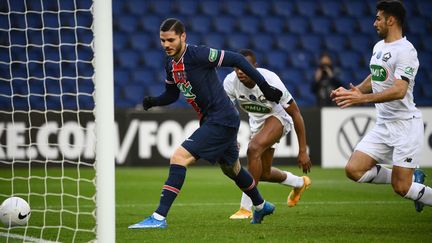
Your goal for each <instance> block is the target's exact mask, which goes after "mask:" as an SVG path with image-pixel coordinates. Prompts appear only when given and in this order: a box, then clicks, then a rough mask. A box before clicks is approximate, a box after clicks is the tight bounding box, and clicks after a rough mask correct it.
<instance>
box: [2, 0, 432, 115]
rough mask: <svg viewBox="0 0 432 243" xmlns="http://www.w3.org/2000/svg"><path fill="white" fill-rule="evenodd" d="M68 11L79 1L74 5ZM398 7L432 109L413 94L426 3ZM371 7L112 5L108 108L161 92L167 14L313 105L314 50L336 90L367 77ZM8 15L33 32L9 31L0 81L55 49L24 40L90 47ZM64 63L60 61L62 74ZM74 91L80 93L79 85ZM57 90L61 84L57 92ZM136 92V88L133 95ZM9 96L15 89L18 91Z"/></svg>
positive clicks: (179, 0)
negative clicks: (327, 58)
mask: <svg viewBox="0 0 432 243" xmlns="http://www.w3.org/2000/svg"><path fill="white" fill-rule="evenodd" d="M10 2H11V3H12V2H13V4H11V9H12V10H15V11H21V12H23V11H25V6H24V4H23V3H22V1H10ZM28 4H29V5H32V6H33V7H36V8H40V9H42V6H40V3H39V2H38V1H29V2H28ZM77 4H78V5H82V4H85V3H84V2H81V1H77ZM404 4H405V6H406V9H407V14H408V18H407V22H406V28H405V32H404V34H405V35H406V36H407V39H408V40H409V41H411V42H412V43H413V45H414V46H415V47H416V49H417V52H418V55H419V60H420V64H421V67H422V68H420V70H419V72H418V74H417V80H416V88H415V92H416V102H417V100H418V104H421V105H432V99H431V96H430V95H431V94H430V93H428V92H426V91H422V90H425V89H427V90H431V88H430V85H429V86H428V85H427V84H430V83H431V79H432V71H430V70H429V69H427V68H424V67H427V66H430V65H431V64H432V54H431V53H432V44H431V43H432V37H431V35H430V33H431V31H432V24H431V17H430V13H431V12H432V2H431V1H424V0H410V1H404ZM375 6H376V1H375V0H319V1H315V0H291V1H289V0H245V1H244V0H220V1H218V0H203V1H195V0H146V1H142V0H128V1H122V0H114V1H113V17H114V18H113V27H114V33H113V37H114V39H113V41H114V59H115V60H114V64H115V70H114V79H115V87H116V90H115V101H116V107H118V108H133V107H135V106H136V105H139V104H140V102H141V101H140V99H141V98H142V95H144V94H145V95H157V94H159V93H160V92H163V90H164V84H163V80H164V79H165V73H164V70H163V65H164V58H165V54H164V52H163V50H162V49H161V48H160V40H159V26H160V24H161V21H162V20H163V19H165V18H167V17H177V18H179V19H181V20H182V21H184V23H185V24H186V28H187V42H188V43H191V44H197V45H203V44H204V45H207V46H210V47H213V48H218V49H227V50H234V51H237V50H239V49H243V48H251V49H253V50H255V51H256V54H257V56H258V62H259V64H260V66H263V67H266V68H269V69H270V70H273V71H275V72H277V73H278V74H279V76H281V78H282V79H283V81H284V82H285V84H286V85H287V86H288V87H289V89H290V92H291V93H292V94H293V95H294V94H295V95H296V96H297V95H298V99H296V100H298V103H299V105H305V106H310V105H314V97H313V94H311V93H310V89H309V88H306V86H307V87H310V83H311V82H312V76H313V69H314V68H315V66H316V59H317V57H318V55H319V54H320V53H322V52H323V51H327V52H329V53H330V54H331V56H332V57H333V59H334V63H335V65H336V66H339V67H340V70H341V71H340V75H339V76H340V79H341V80H342V81H343V82H344V84H347V82H348V83H349V82H354V83H356V82H359V81H360V80H361V79H362V78H363V76H365V75H366V74H367V72H368V70H369V69H368V63H369V59H370V56H371V52H372V50H371V49H372V47H373V45H374V44H375V43H376V41H378V40H379V37H378V36H377V33H376V30H375V28H374V27H373V23H374V19H375V16H374V15H375V13H376V9H375ZM43 8H44V9H47V10H57V8H58V6H57V3H56V2H50V1H48V2H47V4H46V5H44V6H43ZM62 8H63V9H72V8H73V6H72V5H71V1H65V3H63V2H62ZM17 17H18V16H17V15H16V13H12V14H10V18H11V21H12V22H13V23H14V26H16V27H20V28H26V26H29V27H33V29H31V30H29V31H27V33H25V32H23V31H18V30H13V31H11V32H10V35H11V36H10V37H11V38H10V41H11V42H12V43H11V44H15V46H14V47H13V48H11V51H12V55H10V54H9V51H8V50H7V49H5V48H0V76H1V77H4V78H11V77H10V76H12V77H13V78H17V77H20V78H26V76H27V67H26V65H25V64H19V63H16V64H14V68H13V69H12V71H10V70H9V68H7V66H6V65H3V64H1V62H3V63H8V62H10V61H12V60H13V61H23V62H26V61H27V55H28V57H29V58H30V59H41V58H42V56H44V57H45V59H49V60H53V61H59V60H60V56H59V52H58V51H56V50H55V48H50V47H49V46H46V47H45V48H40V47H37V46H29V47H27V48H24V47H21V46H19V45H23V46H25V45H27V43H28V41H29V42H31V43H34V44H36V45H42V44H43V43H44V41H45V42H47V41H50V42H52V43H54V44H55V45H59V44H61V43H74V42H75V40H76V39H77V40H78V41H80V42H82V43H90V42H91V39H92V36H93V33H92V31H91V30H90V29H68V28H62V29H61V30H60V31H58V30H55V29H51V28H45V29H44V30H43V31H41V30H39V29H38V28H40V27H41V26H42V18H41V17H42V16H41V15H40V14H37V13H36V12H31V13H30V12H29V13H27V18H28V23H27V24H26V23H25V21H22V18H17ZM73 17H74V16H73V14H71V13H68V12H64V13H62V14H61V18H62V24H63V25H64V24H66V26H69V25H71V24H72V23H73V21H74V18H73ZM78 21H79V23H83V24H89V23H91V16H81V17H80V18H79V19H78ZM43 22H44V25H45V26H46V27H58V16H57V15H56V14H51V13H46V14H44V16H43ZM8 23H9V19H8V16H6V15H0V29H6V28H8V25H9V24H8ZM1 33H5V32H0V34H1ZM8 40H9V38H1V36H0V42H1V43H0V44H1V45H4V44H5V42H6V41H8ZM26 51H27V52H26ZM61 54H62V58H63V59H65V58H67V59H72V58H74V57H75V56H76V55H77V54H78V56H79V57H80V58H81V59H84V60H90V59H91V58H92V55H91V50H88V49H85V48H80V50H79V52H78V53H77V52H75V50H74V48H73V47H70V46H67V45H66V46H64V47H62V48H61ZM11 59H12V60H11ZM56 65H57V66H56ZM68 65H69V64H62V66H64V67H68ZM80 65H82V64H80ZM287 67H288V68H289V70H287ZM81 69H82V70H81ZM43 70H45V75H46V74H50V75H52V76H53V77H59V76H61V75H63V76H64V75H69V74H71V76H74V75H75V73H73V74H72V73H68V71H67V70H62V73H60V72H61V71H60V70H59V68H58V64H55V63H50V62H48V63H45V64H37V63H31V64H29V73H30V74H31V75H32V76H34V77H43V76H44V73H43V72H44V71H43ZM80 71H82V72H83V73H84V74H86V75H87V74H90V76H91V68H90V67H89V66H84V67H83V68H81V67H80ZM231 71H232V69H230V68H227V69H222V70H219V71H218V73H219V74H220V75H221V76H220V77H221V78H223V77H224V76H225V75H226V74H227V73H229V72H231ZM299 80H301V81H299ZM14 81H15V79H14ZM0 83H1V82H0ZM51 83H52V84H53V86H52V87H47V88H48V90H50V91H51V92H53V93H59V84H58V83H57V84H56V82H51ZM301 85H302V86H301ZM23 87H25V86H23ZM83 87H84V88H88V87H87V85H84V86H83ZM8 88H9V87H7V86H6V87H3V86H0V92H2V93H3V92H10V90H9V91H8V90H7V89H8ZM65 88H66V89H69V88H71V87H69V86H68V85H66V87H65ZM79 88H81V86H79ZM9 89H10V88H9ZM118 89H120V91H119V90H118ZM133 89H135V90H134V92H137V94H136V95H137V96H138V97H139V98H136V99H134V98H131V97H127V96H125V95H124V94H126V93H127V92H128V91H126V90H129V91H131V92H132V90H133ZM140 89H142V90H143V91H142V92H138V91H136V90H140ZM305 89H306V90H307V91H305ZM17 90H20V92H25V90H21V88H20V89H17ZM417 95H418V97H417ZM296 98H297V97H296ZM79 100H80V101H79V105H85V102H86V100H88V98H87V97H80V98H79ZM16 101H17V102H18V103H17V104H18V105H19V106H20V107H23V108H28V104H27V103H28V102H27V100H25V99H23V100H20V99H19V98H17V99H16ZM64 101H65V103H64V104H65V105H72V106H73V105H75V106H76V101H74V102H72V100H71V99H69V98H65V100H64ZM38 102H42V103H43V102H45V101H43V100H42V101H41V100H40V98H37V97H35V98H32V103H31V105H33V103H35V104H34V106H38V107H42V106H41V105H38V104H36V103H38ZM45 103H46V104H47V106H51V107H58V106H59V104H60V100H59V99H58V98H54V97H49V98H47V99H46V102H45ZM2 105H5V106H7V105H9V106H7V107H10V100H5V99H3V98H1V97H0V106H2ZM187 105H188V104H187V103H186V102H185V101H184V99H180V101H178V102H176V103H175V104H173V106H174V107H184V106H187Z"/></svg>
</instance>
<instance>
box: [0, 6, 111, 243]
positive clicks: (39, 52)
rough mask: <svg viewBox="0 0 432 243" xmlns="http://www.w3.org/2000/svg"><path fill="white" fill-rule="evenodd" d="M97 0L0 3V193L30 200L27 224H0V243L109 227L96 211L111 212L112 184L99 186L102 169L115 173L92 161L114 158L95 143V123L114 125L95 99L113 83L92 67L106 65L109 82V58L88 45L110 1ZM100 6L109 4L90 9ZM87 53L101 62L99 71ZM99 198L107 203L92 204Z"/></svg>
mask: <svg viewBox="0 0 432 243" xmlns="http://www.w3.org/2000/svg"><path fill="white" fill-rule="evenodd" d="M101 2H102V1H100V0H94V1H92V0H2V1H0V201H3V200H5V199H6V198H8V197H11V196H18V197H21V198H23V199H25V200H26V201H27V202H28V203H29V204H30V207H31V216H30V220H29V222H28V224H27V225H25V226H16V227H6V226H4V225H0V242H4V241H6V242H9V241H11V242H16V239H18V240H22V241H25V242H28V241H30V242H31V241H37V242H39V241H56V242H59V241H60V242H87V241H92V240H95V239H97V240H100V239H103V238H100V237H98V236H97V235H99V234H100V230H101V229H102V228H107V229H109V231H113V230H114V227H112V225H114V222H110V225H109V226H108V227H106V226H104V225H107V223H106V222H105V223H104V222H103V218H102V220H101V218H100V217H101V215H102V214H103V213H102V212H101V211H100V208H104V209H110V211H114V209H113V205H112V204H113V202H114V200H113V197H114V196H113V193H112V194H111V195H108V196H107V194H106V193H107V192H112V190H114V188H110V189H108V190H107V189H105V188H99V187H98V186H99V185H100V182H101V181H103V180H106V178H105V179H104V178H103V176H104V175H110V176H112V178H110V179H108V180H111V181H113V180H114V178H113V175H112V174H113V173H112V171H108V173H106V171H105V172H104V171H99V170H98V169H99V168H101V167H102V166H100V165H98V163H108V164H107V165H106V166H104V167H106V168H108V169H110V168H112V167H113V165H111V162H112V164H113V163H114V162H113V159H112V160H111V158H109V157H106V159H105V161H101V159H100V157H99V156H98V150H97V149H99V148H100V146H101V145H100V144H99V136H100V135H101V133H102V132H101V131H102V130H100V129H103V127H102V128H101V127H100V126H99V125H98V123H97V121H98V120H99V121H100V120H105V121H106V123H107V124H108V126H109V125H112V124H113V123H111V119H112V120H113V116H110V114H111V113H112V109H113V108H112V106H111V107H110V106H109V105H108V107H105V108H104V107H102V104H103V103H105V102H100V100H98V99H97V98H95V97H97V96H98V95H99V93H105V94H101V95H99V96H100V97H98V98H104V99H108V100H106V102H107V103H108V104H110V102H111V103H112V100H110V97H109V94H112V90H111V89H110V87H109V86H106V85H105V87H108V88H107V89H105V88H104V85H99V83H98V80H100V77H99V78H98V75H97V74H99V75H100V74H103V73H105V75H106V76H105V77H104V78H105V81H104V82H105V83H106V84H108V85H109V84H111V85H112V81H111V83H110V78H111V80H112V74H111V76H110V73H112V65H110V62H109V61H110V60H111V62H112V56H110V55H109V54H108V56H104V55H105V54H102V52H98V48H96V47H97V44H98V43H101V41H100V40H99V41H97V40H98V38H99V39H100V38H101V37H102V35H103V34H101V33H102V32H98V31H99V30H100V29H101V28H102V29H103V28H104V26H103V25H101V24H98V23H102V21H103V18H110V17H111V12H110V11H111V1H104V3H101ZM103 4H105V5H108V6H109V8H107V7H101V9H97V8H98V7H100V6H102V5H103ZM107 11H108V12H109V13H107ZM96 12H98V13H99V16H102V17H100V18H102V19H99V20H98V19H97V18H96V17H95V16H96V14H95V13H96ZM110 21H111V20H110V19H109V21H108V22H106V23H105V24H111V22H110ZM95 27H99V30H98V29H96V28H95ZM110 28H111V26H109V28H106V27H105V29H110ZM107 33H108V35H107V36H105V39H104V40H103V41H105V42H107V43H108V46H106V47H108V48H110V46H109V44H110V43H111V45H112V42H110V38H111V36H110V34H111V33H110V32H109V31H108V32H107ZM105 52H107V53H109V51H107V50H105ZM96 53H98V54H96ZM99 53H101V54H99ZM96 56H97V57H98V58H100V59H105V60H104V61H105V62H107V63H105V66H104V67H103V69H98V68H100V67H101V66H100V65H102V64H103V63H102V62H101V61H99V59H96ZM98 71H99V72H98ZM104 89H105V90H104ZM95 104H96V105H95ZM99 104H101V105H99ZM98 109H103V110H104V113H101V111H99V112H98ZM98 114H105V116H106V114H108V116H106V117H105V118H104V117H98ZM108 128H109V127H108ZM105 129H106V127H105ZM107 134H109V132H108V133H107ZM102 135H103V134H102ZM102 146H107V145H106V144H105V145H104V144H102ZM107 150H108V156H110V152H109V151H111V150H112V149H110V148H109V149H107ZM105 153H106V152H105ZM96 176H97V177H96ZM106 186H111V187H114V184H113V183H107V184H106ZM106 196H107V197H106ZM103 197H106V198H105V199H106V203H107V204H111V205H108V207H107V206H104V205H106V204H103V203H100V200H101V199H103ZM99 206H100V208H99ZM106 215H111V216H112V215H113V212H107V213H106V214H105V217H106ZM107 219H108V220H109V221H113V220H114V218H113V217H111V218H107ZM105 221H106V220H105ZM114 231H115V230H114ZM107 234H108V235H110V236H111V237H112V238H113V239H112V240H115V239H114V233H109V232H108V233H107ZM5 239H6V240H5ZM100 242H102V240H100ZM103 242H107V241H106V240H104V241H103Z"/></svg>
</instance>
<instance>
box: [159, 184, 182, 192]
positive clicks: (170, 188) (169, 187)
mask: <svg viewBox="0 0 432 243" xmlns="http://www.w3.org/2000/svg"><path fill="white" fill-rule="evenodd" d="M162 189H164V190H168V191H171V192H174V193H175V194H179V192H180V190H179V189H177V188H175V187H172V186H168V185H164V186H163V187H162Z"/></svg>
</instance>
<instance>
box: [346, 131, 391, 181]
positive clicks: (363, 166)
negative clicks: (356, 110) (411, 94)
mask: <svg viewBox="0 0 432 243" xmlns="http://www.w3.org/2000/svg"><path fill="white" fill-rule="evenodd" d="M387 136H388V134H386V131H385V128H384V127H382V126H381V125H376V126H375V127H374V128H373V129H372V130H371V131H370V132H369V133H368V134H366V136H365V137H364V138H363V139H362V140H361V141H360V143H359V144H357V146H356V148H355V151H354V152H353V153H352V155H351V157H350V159H349V160H348V163H347V164H346V166H345V173H346V175H347V177H348V178H350V179H351V180H353V181H356V182H359V183H374V184H390V183H391V173H392V172H391V169H388V168H386V167H384V166H381V165H380V164H378V162H379V161H385V162H390V161H392V150H393V149H392V148H391V147H390V146H388V145H387V144H386V142H385V138H387Z"/></svg>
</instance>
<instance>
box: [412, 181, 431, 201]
mask: <svg viewBox="0 0 432 243" xmlns="http://www.w3.org/2000/svg"><path fill="white" fill-rule="evenodd" d="M405 198H409V199H412V200H414V201H417V200H418V201H419V202H422V203H424V204H425V205H428V206H432V188H430V187H428V186H425V185H423V184H420V183H417V182H413V183H412V184H411V187H410V189H409V190H408V192H407V194H406V195H405Z"/></svg>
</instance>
